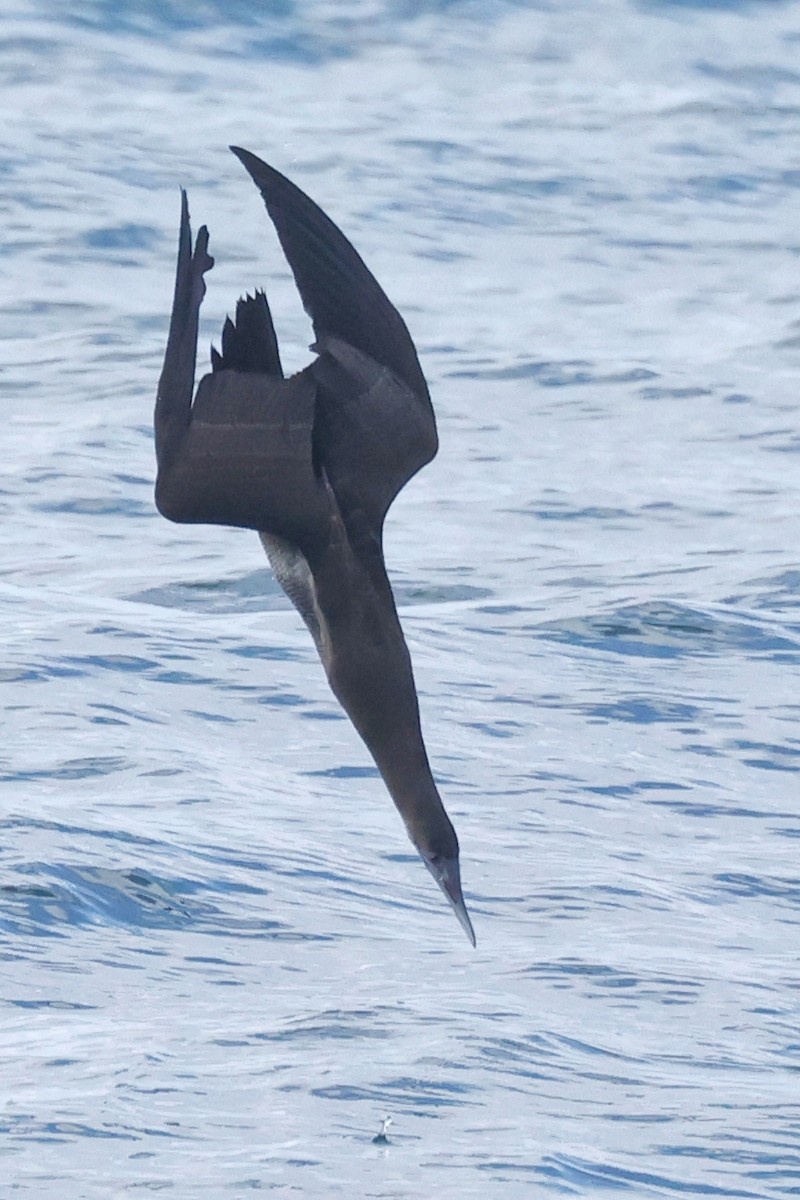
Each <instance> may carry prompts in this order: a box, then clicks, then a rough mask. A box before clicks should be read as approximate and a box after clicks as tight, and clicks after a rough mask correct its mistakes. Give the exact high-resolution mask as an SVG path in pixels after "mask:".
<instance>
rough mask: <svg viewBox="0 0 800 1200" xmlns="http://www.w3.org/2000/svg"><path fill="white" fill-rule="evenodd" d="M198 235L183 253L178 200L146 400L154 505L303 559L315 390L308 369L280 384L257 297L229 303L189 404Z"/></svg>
mask: <svg viewBox="0 0 800 1200" xmlns="http://www.w3.org/2000/svg"><path fill="white" fill-rule="evenodd" d="M207 246H208V232H207V230H206V229H205V227H203V228H202V229H201V230H200V233H199V234H198V238H197V243H196V245H195V248H194V250H192V243H191V228H190V225H189V212H188V206H187V203H186V196H185V195H184V197H183V205H182V212H181V232H180V242H179V251H178V267H177V278H176V284H175V300H174V303H173V310H172V319H171V322H170V332H169V339H168V342H167V351H166V355H165V359H164V369H163V371H162V373H161V379H160V382H159V388H158V397H157V400H156V457H157V460H158V477H157V479H156V505H157V507H158V510H159V512H160V513H161V514H162V515H163V516H165V517H168V518H169V519H170V520H172V521H180V522H188V523H205V524H213V525H238V526H241V527H243V528H246V529H255V530H257V531H259V532H267V533H271V534H274V535H277V536H278V537H282V538H285V539H287V540H288V541H290V542H291V543H292V544H293V545H296V546H298V547H299V548H300V549H301V550H302V551H303V552H304V553H313V552H314V550H315V549H316V547H318V546H319V545H320V544H322V543H323V542H324V540H325V539H326V538H327V535H328V528H329V523H330V519H331V503H330V499H329V497H328V494H327V492H326V489H325V485H324V482H323V481H322V480H321V478H320V477H319V476H318V473H317V472H316V470H315V466H314V457H313V455H314V451H313V442H312V433H313V428H314V419H315V411H316V398H317V391H318V388H317V384H316V381H315V379H314V378H313V375H312V373H311V369H310V368H308V369H307V370H305V371H303V372H301V373H300V374H299V375H295V376H294V377H293V378H292V379H283V378H282V377H281V375H280V362H279V359H278V351H277V344H276V342H275V333H274V329H273V326H272V318H271V317H270V314H269V308H268V306H267V303H266V299H265V297H264V296H263V293H256V295H255V296H248V297H246V298H245V299H243V300H241V301H240V302H239V305H238V307H237V311H236V321H235V323H234V322H232V321H230V320H228V321H227V322H226V325H225V329H224V331H223V338H222V353H221V354H219V353H217V352H216V351H215V354H214V360H213V367H214V369H213V371H212V373H211V374H209V375H206V376H205V377H204V378H203V379H201V381H200V385H199V387H198V389H197V395H196V397H195V400H194V403H192V388H193V386H194V372H195V357H196V346H197V325H198V313H199V310H200V304H201V302H202V299H203V294H204V292H205V287H204V284H203V278H202V277H203V273H204V272H205V271H207V270H209V269H210V267H211V266H212V265H213V260H212V259H211V258H210V257H209V256H208V253H207Z"/></svg>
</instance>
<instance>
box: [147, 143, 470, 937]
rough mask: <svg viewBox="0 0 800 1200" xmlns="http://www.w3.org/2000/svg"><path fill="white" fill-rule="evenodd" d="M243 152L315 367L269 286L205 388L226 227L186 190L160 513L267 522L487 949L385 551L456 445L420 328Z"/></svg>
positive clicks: (337, 681)
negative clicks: (208, 322) (399, 521)
mask: <svg viewBox="0 0 800 1200" xmlns="http://www.w3.org/2000/svg"><path fill="white" fill-rule="evenodd" d="M230 149H231V150H232V151H233V153H234V154H235V155H236V157H237V158H238V159H239V161H240V162H241V163H242V165H243V166H244V168H245V170H246V171H247V172H248V174H249V175H250V177H251V179H252V180H253V182H254V183H255V185H256V187H257V188H258V190H259V191H260V193H261V196H262V198H263V200H264V203H265V205H266V209H267V213H268V215H269V217H270V218H271V220H272V223H273V225H274V227H275V230H276V232H277V235H278V240H279V242H280V245H281V248H282V250H283V253H284V255H285V257H286V259H287V262H288V263H289V266H290V268H291V270H292V273H293V275H294V280H295V284H296V286H297V290H298V292H299V294H300V298H301V300H302V302H303V306H304V308H305V310H306V312H307V314H308V315H309V317H310V318H311V323H312V326H313V329H314V336H315V341H314V343H313V345H312V346H311V350H312V351H313V352H314V354H315V357H314V359H313V361H312V362H311V363H310V364H309V365H308V366H306V367H305V368H304V369H303V370H301V371H299V372H297V373H296V374H294V375H292V376H290V377H289V378H286V377H285V376H284V373H283V369H282V367H281V361H280V353H279V348H278V341H277V337H276V334H275V328H274V325H273V321H272V314H271V312H270V308H269V304H268V302H267V297H266V293H265V292H264V291H263V290H262V289H257V290H256V291H255V292H254V293H253V294H252V295H251V294H250V293H246V294H245V295H244V296H243V297H242V298H241V299H240V300H239V301H238V303H237V305H236V310H235V317H234V319H233V320H232V319H231V318H230V317H228V318H227V319H226V321H225V324H224V326H223V329H222V337H221V342H220V349H219V350H217V349H216V348H214V347H212V349H211V370H210V372H209V373H208V374H206V375H204V376H203V378H202V379H201V380H200V383H199V384H198V386H197V391H196V393H195V390H194V381H195V370H196V360H197V340H198V321H199V312H200V306H201V304H202V301H203V297H204V295H205V290H206V287H205V279H204V276H205V275H206V273H207V272H208V271H210V270H211V268H212V267H213V265H214V260H213V258H212V257H211V255H210V254H209V251H208V246H209V234H208V228H207V227H206V226H205V225H203V226H202V227H201V228H200V229H199V230H198V233H197V237H196V239H195V240H194V241H193V239H192V230H191V223H190V218H189V203H188V198H187V194H186V192H185V190H183V189H181V218H180V233H179V240H178V261H177V268H176V277H175V292H174V298H173V305H172V314H171V318H170V326H169V333H168V337H167V347H166V351H165V355H164V365H163V369H162V372H161V376H160V379H159V383H158V392H157V397H156V405H155V448H156V460H157V476H156V487H155V500H156V507H157V508H158V511H159V512H160V513H161V514H162V516H164V517H166V518H167V519H168V520H170V521H176V522H178V523H188V524H195V523H201V524H211V525H229V526H236V527H239V528H244V529H252V530H255V531H256V532H257V533H258V535H259V537H260V539H261V542H262V544H263V547H264V549H265V551H266V553H267V556H268V558H269V562H270V565H271V567H272V569H273V571H274V574H275V576H276V578H277V580H278V582H279V583H280V585H281V587H282V588H283V590H284V591H285V593H286V595H287V596H288V598H289V600H290V601H291V602H292V604H293V605H294V606H295V608H296V609H297V611H298V613H299V614H300V616H301V618H302V619H303V621H304V622H305V624H306V626H307V628H308V630H309V632H310V634H311V637H312V639H313V641H314V644H315V646H316V649H317V652H318V654H319V657H320V659H321V661H322V665H323V667H324V669H325V673H326V675H327V678H328V681H329V684H330V687H331V689H332V691H333V694H334V696H335V697H336V699H337V700H338V701H339V703H340V704H341V706H342V708H343V709H344V711H345V712H346V714H347V716H348V717H349V719H350V721H351V722H352V724H353V726H354V727H355V729H356V731H357V733H358V734H359V735H360V737H361V738H362V740H363V742H364V743H365V745H366V747H367V749H368V750H369V752H370V754H371V756H372V758H373V760H374V762H375V764H376V766H377V768H378V770H379V772H380V774H381V776H382V778H383V780H384V782H385V784H386V787H387V789H388V791H389V794H390V796H391V798H392V800H393V801H394V804H395V806H396V808H397V810H398V812H399V813H400V816H401V817H402V819H403V821H404V823H405V827H406V830H407V833H408V836H409V837H410V839H411V842H412V843H413V845H414V847H415V848H416V850H417V853H418V854H419V856H420V858H421V859H422V861H423V862H424V864H425V866H426V867H427V868H428V870H429V871H430V873H431V875H432V876H433V878H434V879H435V880H436V882H437V884H438V885H439V887H440V888H441V890H442V892H443V894H444V896H445V897H446V899H447V901H448V902H449V904H450V906H451V907H452V909H453V912H454V913H455V915H456V917H457V918H458V920H459V922H460V924H461V926H462V928H463V929H464V932H465V933H466V935H467V937H468V938H469V940H470V942H471V943H472V945H473V946H474V945H475V933H474V930H473V927H472V922H471V920H470V917H469V913H468V912H467V907H466V904H465V901H464V896H463V892H462V885H461V872H460V866H459V843H458V837H457V835H456V831H455V829H454V827H453V824H452V821H451V820H450V818H449V816H448V815H447V812H446V811H445V807H444V805H443V803H442V800H441V797H440V795H439V791H438V788H437V785H436V782H435V780H434V777H433V774H432V771H431V767H430V763H429V760H428V754H427V751H426V748H425V743H424V741H423V737H422V730H421V726H420V715H419V703H418V699H417V691H416V685H415V682H414V675H413V670H412V665H411V658H410V655H409V651H408V647H407V645H406V641H405V637H404V635H403V630H402V628H401V625H400V620H399V618H398V614H397V607H396V605H395V600H394V595H393V593H392V588H391V584H390V582H389V577H388V575H387V572H386V565H385V560H384V554H383V526H384V519H385V517H386V513H387V511H388V509H389V506H390V505H391V503H392V501H393V500H394V498H395V496H396V495H397V493H398V492H399V491H400V489H401V488H402V487H403V486H404V485H405V484H406V483H407V482H408V480H409V479H410V478H411V477H412V476H413V475H415V474H416V472H417V471H418V470H420V468H421V467H423V466H425V465H426V464H427V463H428V462H430V461H431V459H433V457H434V456H435V454H436V452H437V450H438V434H437V430H436V419H435V416H434V412H433V406H432V404H431V399H430V394H429V391H428V386H427V383H426V381H425V377H424V375H423V373H422V368H421V366H420V363H419V358H418V356H417V351H416V349H415V347H414V343H413V341H412V339H411V335H410V334H409V332H408V328H407V326H406V324H405V321H404V320H403V318H402V317H401V315H400V313H399V312H398V311H397V309H396V308H395V307H394V305H393V304H392V303H391V301H390V300H389V298H388V296H387V295H386V293H385V292H384V290H383V288H382V287H381V286H380V284H379V283H378V281H377V280H376V279H375V277H374V276H373V275H372V273H371V272H370V270H369V269H368V268H367V266H366V265H365V263H364V262H363V260H362V258H361V257H360V255H359V254H358V252H357V251H356V250H355V249H354V247H353V246H352V245H351V243H350V242H349V241H348V239H347V238H346V237H345V235H344V234H343V233H342V232H341V230H340V229H339V228H338V226H337V225H335V224H334V222H333V221H332V220H331V219H330V217H328V216H327V215H326V214H325V213H324V212H323V210H322V209H321V208H320V207H319V206H318V205H317V204H316V203H315V202H314V201H313V200H312V199H311V198H310V197H309V196H307V195H306V194H305V193H304V192H303V191H301V190H300V188H299V187H297V186H296V185H295V184H294V183H292V182H291V181H290V180H289V179H288V178H286V176H284V175H282V174H281V173H280V172H279V171H277V170H276V169H275V168H273V167H271V166H269V165H267V163H265V162H263V161H262V160H261V159H260V158H258V157H257V156H256V155H255V154H252V153H250V152H249V151H247V150H243V149H242V148H241V147H238V146H231V147H230Z"/></svg>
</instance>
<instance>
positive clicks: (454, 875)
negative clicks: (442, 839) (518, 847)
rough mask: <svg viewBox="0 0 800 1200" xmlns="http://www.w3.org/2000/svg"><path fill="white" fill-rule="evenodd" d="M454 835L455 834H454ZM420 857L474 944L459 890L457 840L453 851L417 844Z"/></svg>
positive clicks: (473, 936)
mask: <svg viewBox="0 0 800 1200" xmlns="http://www.w3.org/2000/svg"><path fill="white" fill-rule="evenodd" d="M454 836H455V835H454ZM417 851H418V853H419V856H420V858H421V859H422V861H423V862H424V863H425V866H426V867H427V868H428V870H429V871H430V873H431V875H432V876H433V878H434V879H435V880H436V882H437V883H438V885H439V887H440V888H441V889H442V891H443V892H444V894H445V896H446V898H447V902H448V904H449V905H450V907H451V908H452V910H453V912H454V913H455V914H456V916H457V917H458V921H459V924H460V925H461V928H462V929H463V930H464V932H465V933H466V935H467V937H468V938H469V940H470V941H471V942H472V945H473V946H474V945H475V931H474V930H473V928H472V922H471V921H470V919H469V913H468V912H467V906H466V904H465V903H464V896H463V893H462V891H461V870H460V868H459V865H458V842H457V841H456V845H455V852H454V853H442V852H441V851H439V850H437V849H435V848H433V847H425V848H422V847H420V846H417Z"/></svg>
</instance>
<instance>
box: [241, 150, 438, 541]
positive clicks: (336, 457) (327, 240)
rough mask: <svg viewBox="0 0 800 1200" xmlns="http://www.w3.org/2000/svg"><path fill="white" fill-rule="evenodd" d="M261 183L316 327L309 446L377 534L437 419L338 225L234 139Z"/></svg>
mask: <svg viewBox="0 0 800 1200" xmlns="http://www.w3.org/2000/svg"><path fill="white" fill-rule="evenodd" d="M232 149H233V152H234V154H236V155H237V157H238V158H239V159H240V160H241V162H242V163H243V165H244V166H245V168H246V169H247V171H248V172H249V173H250V175H251V177H252V178H253V180H254V182H255V183H256V185H257V187H258V188H259V190H260V192H261V194H262V196H263V198H264V202H265V204H266V207H267V212H268V213H269V216H270V218H271V219H272V222H273V224H274V225H275V228H276V230H277V233H278V237H279V239H280V242H281V246H282V247H283V251H284V253H285V255H286V258H287V260H288V262H289V265H290V267H291V268H292V272H293V274H294V277H295V281H296V283H297V288H298V291H299V292H300V296H301V298H302V300H303V304H304V306H305V309H306V311H307V312H308V314H309V316H310V317H311V320H312V323H313V326H314V332H315V334H316V346H315V349H316V350H317V351H318V353H319V354H320V358H319V360H318V361H317V363H316V364H314V366H313V367H312V370H313V373H314V376H315V378H316V379H317V381H318V382H319V384H320V392H319V403H318V416H317V420H318V427H317V430H316V431H315V445H316V446H317V447H318V448H321V454H322V456H323V461H324V466H325V472H326V475H327V477H328V480H329V482H330V484H331V487H332V489H333V491H334V494H335V495H336V498H337V501H338V502H339V505H340V508H341V510H342V516H343V518H344V519H345V522H346V523H347V524H348V525H349V526H352V524H353V522H352V521H350V520H348V516H349V514H355V511H356V509H357V510H358V511H359V520H361V521H363V522H365V524H366V527H367V528H368V529H370V530H371V532H372V535H373V536H374V537H375V538H376V539H377V541H378V542H380V534H381V527H382V524H383V519H384V516H385V515H386V511H387V509H388V507H389V505H390V504H391V502H392V500H393V499H394V497H395V496H396V495H397V493H398V491H399V490H400V488H401V487H403V485H404V484H405V483H406V482H407V481H408V480H409V479H410V478H411V476H412V475H414V474H415V473H416V472H417V471H418V470H419V469H420V467H422V466H424V465H425V463H427V462H429V461H430V460H431V459H432V458H433V456H434V455H435V453H436V450H437V446H438V442H437V436H436V422H435V419H434V415H433V408H432V407H431V402H430V397H429V395H428V389H427V386H426V383H425V379H424V376H423V374H422V370H421V368H420V365H419V360H418V358H417V353H416V350H415V349H414V344H413V342H412V340H411V336H410V334H409V332H408V329H407V328H406V325H405V322H404V321H403V319H402V317H401V316H400V314H399V313H398V311H397V309H396V308H395V307H394V305H393V304H392V303H391V301H390V300H389V298H388V297H387V296H386V293H385V292H384V291H383V289H382V288H381V286H380V284H379V283H378V282H377V280H376V279H375V277H374V276H373V275H372V273H371V272H370V271H369V269H368V268H367V267H366V266H365V264H364V262H363V261H362V259H361V257H360V255H359V254H358V253H357V252H356V250H355V249H354V248H353V246H351V244H350V242H349V241H348V240H347V238H346V237H345V236H344V234H343V233H342V232H341V230H339V229H338V228H337V226H336V225H334V223H333V222H332V221H331V220H330V218H329V217H328V216H326V214H325V213H324V212H323V211H322V209H320V208H319V207H318V205H316V204H315V203H314V201H313V200H311V199H310V198H309V197H308V196H306V195H305V193H304V192H302V191H300V189H299V188H298V187H296V186H295V185H294V184H293V183H291V182H290V181H289V180H288V179H286V178H285V177H284V176H283V175H281V174H280V173H279V172H278V171H275V170H274V169H273V168H272V167H269V166H267V164H266V163H264V162H262V161H261V159H259V158H257V157H256V156H255V155H254V154H250V153H249V152H248V151H246V150H241V149H238V148H236V147H232Z"/></svg>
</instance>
